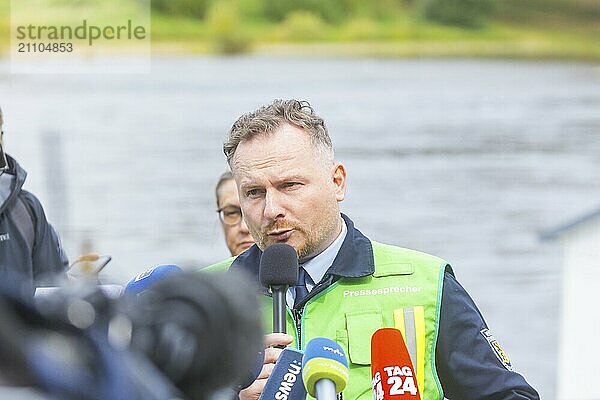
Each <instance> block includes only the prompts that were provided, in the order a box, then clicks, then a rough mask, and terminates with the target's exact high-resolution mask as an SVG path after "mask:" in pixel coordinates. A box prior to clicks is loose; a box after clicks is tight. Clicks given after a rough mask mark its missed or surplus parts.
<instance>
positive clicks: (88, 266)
mask: <svg viewBox="0 0 600 400" xmlns="http://www.w3.org/2000/svg"><path fill="white" fill-rule="evenodd" d="M111 260H112V257H111V256H109V255H100V254H98V253H87V254H82V255H80V256H79V257H77V259H75V261H73V262H72V263H71V265H70V266H69V270H68V271H67V274H68V275H69V277H70V278H73V279H90V280H95V281H97V280H98V274H99V273H100V271H102V270H103V269H104V267H106V266H107V265H108V263H110V262H111Z"/></svg>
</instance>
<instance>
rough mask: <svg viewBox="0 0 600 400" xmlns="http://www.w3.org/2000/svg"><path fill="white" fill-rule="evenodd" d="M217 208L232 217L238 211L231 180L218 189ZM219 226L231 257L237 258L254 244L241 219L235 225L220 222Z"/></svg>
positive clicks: (236, 197)
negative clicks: (221, 228)
mask: <svg viewBox="0 0 600 400" xmlns="http://www.w3.org/2000/svg"><path fill="white" fill-rule="evenodd" d="M218 206H219V210H223V212H224V213H230V214H231V215H232V216H233V215H235V213H236V212H238V211H239V210H240V199H239V198H238V191H237V187H236V186H235V181H234V180H233V179H229V180H228V181H225V182H224V183H222V184H221V186H220V187H219V196H218ZM221 225H222V226H223V232H224V233H225V242H226V243H227V248H228V249H229V251H230V252H231V255H232V256H237V255H238V254H240V253H241V252H243V251H244V250H246V249H247V248H248V247H250V246H252V245H253V244H254V240H253V239H252V236H250V231H248V227H247V226H246V223H245V222H244V220H243V219H242V220H241V221H240V222H239V223H238V224H235V225H227V224H225V223H224V222H221Z"/></svg>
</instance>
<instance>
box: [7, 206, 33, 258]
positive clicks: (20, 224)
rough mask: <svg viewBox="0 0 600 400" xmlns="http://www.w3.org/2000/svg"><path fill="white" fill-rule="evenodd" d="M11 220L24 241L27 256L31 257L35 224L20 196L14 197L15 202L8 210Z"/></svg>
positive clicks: (30, 212)
mask: <svg viewBox="0 0 600 400" xmlns="http://www.w3.org/2000/svg"><path fill="white" fill-rule="evenodd" d="M9 213H10V217H11V219H12V220H13V221H14V223H15V225H16V227H17V230H18V231H19V233H20V234H21V236H23V238H24V239H25V243H26V244H27V251H28V254H31V255H32V256H33V245H34V244H35V222H34V219H33V215H32V211H31V209H30V208H29V206H28V205H27V204H26V203H25V200H23V199H22V198H21V196H16V198H15V202H14V204H13V206H12V207H10V208H9Z"/></svg>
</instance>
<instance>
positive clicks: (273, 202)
mask: <svg viewBox="0 0 600 400" xmlns="http://www.w3.org/2000/svg"><path fill="white" fill-rule="evenodd" d="M263 213H264V217H265V219H267V220H269V221H274V220H276V219H279V218H282V217H284V216H285V208H284V207H283V203H282V199H281V195H280V193H279V192H277V191H275V190H267V193H266V194H265V209H264V212H263Z"/></svg>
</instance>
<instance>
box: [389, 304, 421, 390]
mask: <svg viewBox="0 0 600 400" xmlns="http://www.w3.org/2000/svg"><path fill="white" fill-rule="evenodd" d="M394 327H395V328H396V329H398V330H400V332H402V337H403V338H404V341H405V342H406V347H407V348H408V353H409V354H410V358H411V361H412V363H413V366H414V368H415V372H416V374H417V386H418V387H419V389H420V390H421V388H423V387H424V386H425V312H424V310H423V307H422V306H415V307H404V308H400V309H397V310H394Z"/></svg>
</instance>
